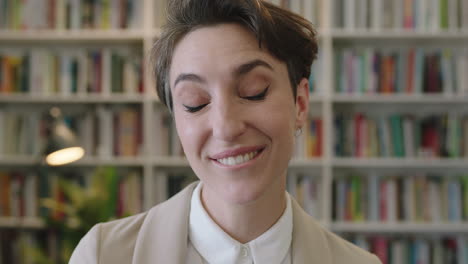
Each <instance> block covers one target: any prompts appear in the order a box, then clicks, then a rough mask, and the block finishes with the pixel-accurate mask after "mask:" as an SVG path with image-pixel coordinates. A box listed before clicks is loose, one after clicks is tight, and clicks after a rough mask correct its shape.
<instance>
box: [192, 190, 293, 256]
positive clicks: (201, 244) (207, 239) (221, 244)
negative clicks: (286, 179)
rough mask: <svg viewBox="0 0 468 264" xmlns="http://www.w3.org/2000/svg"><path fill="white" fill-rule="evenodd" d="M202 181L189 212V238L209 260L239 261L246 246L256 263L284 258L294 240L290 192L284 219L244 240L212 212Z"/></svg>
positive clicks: (287, 197) (281, 218) (193, 197)
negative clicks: (207, 206)
mask: <svg viewBox="0 0 468 264" xmlns="http://www.w3.org/2000/svg"><path fill="white" fill-rule="evenodd" d="M201 188H202V183H201V182H200V183H199V184H198V186H197V187H196V188H195V190H194V192H193V194H192V199H191V208H190V216H189V240H190V242H191V243H192V245H193V247H194V248H195V249H196V250H197V251H198V253H199V254H200V255H201V256H202V257H203V258H204V259H205V260H207V261H208V263H239V260H240V258H241V257H242V254H243V253H242V248H245V247H247V248H248V250H249V251H250V253H251V255H252V259H253V262H254V263H276V262H278V260H283V259H284V258H285V257H286V256H287V254H288V251H289V248H290V246H291V240H292V229H293V215H292V208H291V198H290V197H289V195H288V193H287V192H285V195H286V209H285V211H284V213H283V215H282V216H281V217H280V219H279V220H278V221H277V222H276V223H275V224H274V225H273V226H272V227H271V228H270V229H268V230H267V231H266V232H265V233H263V234H262V235H260V236H259V237H257V238H256V239H254V240H252V241H250V242H249V243H247V244H241V243H239V242H238V241H236V240H235V239H233V238H232V237H230V236H229V235H228V234H226V233H225V232H224V231H223V230H222V229H221V228H220V227H219V226H218V225H217V224H216V223H215V222H214V221H213V220H212V219H211V217H210V216H209V215H208V213H207V212H206V210H205V208H204V207H203V205H202V203H201V200H200V192H201Z"/></svg>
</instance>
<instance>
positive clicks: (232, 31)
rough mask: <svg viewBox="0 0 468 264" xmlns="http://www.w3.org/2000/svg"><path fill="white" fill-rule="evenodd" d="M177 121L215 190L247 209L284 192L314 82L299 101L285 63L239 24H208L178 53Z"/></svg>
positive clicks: (174, 78) (173, 72) (196, 166)
mask: <svg viewBox="0 0 468 264" xmlns="http://www.w3.org/2000/svg"><path fill="white" fill-rule="evenodd" d="M170 86H171V91H172V95H173V109H174V118H175V122H176V127H177V132H178V134H179V137H180V140H181V143H182V146H183V148H184V152H185V155H186V157H187V159H188V161H189V163H190V165H191V167H192V169H193V170H194V172H195V174H196V175H197V176H198V177H199V178H200V180H201V181H202V182H203V183H204V189H203V192H204V193H205V192H210V193H211V194H212V195H214V196H216V197H217V198H219V199H223V200H225V201H227V202H230V203H237V204H245V203H248V202H251V201H255V200H256V199H259V198H260V197H261V196H263V195H266V194H267V193H269V194H273V195H277V194H278V193H281V192H284V189H285V182H286V179H285V177H286V170H287V166H288V162H289V160H290V158H291V155H292V151H293V148H294V138H295V137H294V133H295V131H296V129H297V128H299V127H302V125H303V124H304V122H305V120H306V115H307V114H306V113H307V109H308V84H307V81H306V80H305V79H304V80H302V81H301V83H300V84H299V85H298V92H297V97H296V103H294V100H293V94H292V90H291V86H290V82H289V78H288V72H287V68H286V65H285V64H284V63H282V62H280V61H279V60H277V59H276V58H274V57H273V56H271V55H270V54H269V53H267V52H266V51H265V50H263V49H260V48H259V46H258V41H257V40H256V38H255V37H254V36H253V35H252V34H251V33H250V32H249V31H247V30H246V29H244V28H243V27H241V26H239V25H236V24H221V25H217V26H209V27H202V28H199V29H196V30H194V31H192V32H191V33H189V34H187V35H186V36H185V37H184V38H183V39H182V40H181V41H180V42H179V43H178V44H177V47H176V49H175V51H174V56H173V59H172V66H171V69H170Z"/></svg>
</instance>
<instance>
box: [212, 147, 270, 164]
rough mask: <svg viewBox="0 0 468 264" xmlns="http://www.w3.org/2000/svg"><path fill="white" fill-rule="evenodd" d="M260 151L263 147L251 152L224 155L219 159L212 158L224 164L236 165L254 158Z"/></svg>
mask: <svg viewBox="0 0 468 264" xmlns="http://www.w3.org/2000/svg"><path fill="white" fill-rule="evenodd" d="M262 151H263V149H260V150H255V151H251V152H248V153H244V154H239V155H235V156H230V157H225V158H221V159H214V160H215V161H216V162H218V163H220V164H222V165H225V166H236V165H241V164H244V163H246V162H249V161H251V160H253V159H255V158H256V157H257V156H258V155H259V154H260V153H261V152H262Z"/></svg>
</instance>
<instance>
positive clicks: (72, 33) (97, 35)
mask: <svg viewBox="0 0 468 264" xmlns="http://www.w3.org/2000/svg"><path fill="white" fill-rule="evenodd" d="M143 38H144V32H143V31H142V30H135V29H109V30H100V29H96V30H91V29H89V30H24V31H18V30H0V39H1V40H2V42H12V43H13V42H15V43H18V42H31V43H36V42H54V43H57V42H72V43H75V42H112V43H115V42H141V41H143Z"/></svg>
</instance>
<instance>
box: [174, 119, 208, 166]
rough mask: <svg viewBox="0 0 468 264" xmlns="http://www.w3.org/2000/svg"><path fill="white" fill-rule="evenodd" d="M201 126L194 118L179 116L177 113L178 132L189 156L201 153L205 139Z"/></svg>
mask: <svg viewBox="0 0 468 264" xmlns="http://www.w3.org/2000/svg"><path fill="white" fill-rule="evenodd" d="M201 127H202V126H199V125H197V123H196V122H195V120H193V119H190V118H184V117H180V116H179V117H177V115H176V129H177V134H178V135H179V139H180V142H181V144H182V147H183V149H184V152H185V155H186V156H187V157H189V156H190V155H194V154H195V153H199V149H200V145H201V143H202V141H203V137H202V135H203V131H202V130H201V129H200V128H201Z"/></svg>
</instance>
